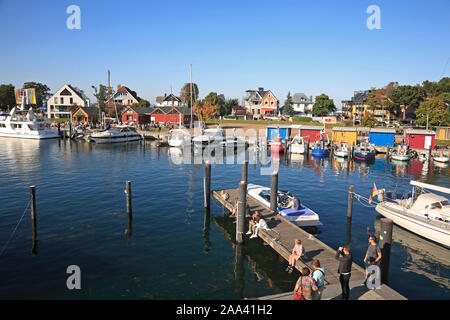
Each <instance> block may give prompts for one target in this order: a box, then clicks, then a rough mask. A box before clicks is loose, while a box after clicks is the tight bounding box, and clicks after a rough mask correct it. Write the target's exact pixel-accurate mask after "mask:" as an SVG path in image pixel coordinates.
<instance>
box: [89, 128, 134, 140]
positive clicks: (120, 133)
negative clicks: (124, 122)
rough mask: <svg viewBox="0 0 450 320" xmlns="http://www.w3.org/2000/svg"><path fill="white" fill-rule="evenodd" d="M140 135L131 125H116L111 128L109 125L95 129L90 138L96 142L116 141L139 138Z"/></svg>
mask: <svg viewBox="0 0 450 320" xmlns="http://www.w3.org/2000/svg"><path fill="white" fill-rule="evenodd" d="M141 139H142V136H141V135H140V134H139V133H138V132H137V131H136V129H135V128H133V127H128V126H117V127H115V128H111V127H110V126H109V125H108V126H107V127H106V129H105V130H102V131H97V132H95V133H92V134H91V135H90V140H92V141H94V142H96V143H117V142H130V141H138V140H141Z"/></svg>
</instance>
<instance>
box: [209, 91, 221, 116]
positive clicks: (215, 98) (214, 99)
mask: <svg viewBox="0 0 450 320" xmlns="http://www.w3.org/2000/svg"><path fill="white" fill-rule="evenodd" d="M205 102H209V103H210V104H211V105H213V106H216V108H217V110H216V115H218V116H224V115H225V114H226V109H225V101H224V100H223V99H222V98H221V97H220V96H219V95H218V94H217V92H210V93H209V94H208V95H207V96H206V97H205Z"/></svg>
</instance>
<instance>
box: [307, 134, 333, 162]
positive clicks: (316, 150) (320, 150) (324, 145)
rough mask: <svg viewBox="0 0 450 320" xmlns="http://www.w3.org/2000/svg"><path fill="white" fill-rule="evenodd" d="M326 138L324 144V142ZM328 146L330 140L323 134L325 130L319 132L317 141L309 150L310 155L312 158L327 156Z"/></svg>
mask: <svg viewBox="0 0 450 320" xmlns="http://www.w3.org/2000/svg"><path fill="white" fill-rule="evenodd" d="M325 138H326V142H325ZM329 144H330V139H328V135H327V134H326V132H325V128H324V129H322V130H321V131H320V138H319V141H317V143H316V144H315V145H314V146H313V147H312V148H311V149H312V150H311V153H312V155H313V156H319V157H320V156H327V155H328V154H329V153H330V151H329V150H328V145H329Z"/></svg>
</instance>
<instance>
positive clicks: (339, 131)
mask: <svg viewBox="0 0 450 320" xmlns="http://www.w3.org/2000/svg"><path fill="white" fill-rule="evenodd" d="M357 138H358V131H357V129H356V128H354V127H334V128H333V133H332V140H333V143H335V144H339V143H341V142H346V143H348V144H349V145H352V144H354V145H356V143H357Z"/></svg>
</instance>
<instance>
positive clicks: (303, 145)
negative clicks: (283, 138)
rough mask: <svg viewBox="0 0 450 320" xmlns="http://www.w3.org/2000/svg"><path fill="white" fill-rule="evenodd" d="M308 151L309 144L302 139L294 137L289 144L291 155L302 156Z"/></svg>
mask: <svg viewBox="0 0 450 320" xmlns="http://www.w3.org/2000/svg"><path fill="white" fill-rule="evenodd" d="M308 149H309V142H308V141H307V140H305V138H304V137H302V136H300V135H296V136H295V137H294V139H293V140H292V142H291V143H290V144H289V151H290V152H291V153H298V154H304V153H307V152H308Z"/></svg>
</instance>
